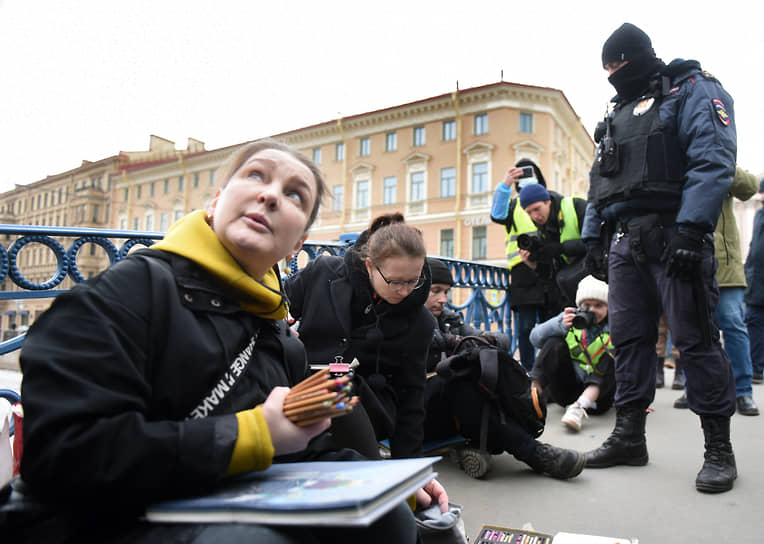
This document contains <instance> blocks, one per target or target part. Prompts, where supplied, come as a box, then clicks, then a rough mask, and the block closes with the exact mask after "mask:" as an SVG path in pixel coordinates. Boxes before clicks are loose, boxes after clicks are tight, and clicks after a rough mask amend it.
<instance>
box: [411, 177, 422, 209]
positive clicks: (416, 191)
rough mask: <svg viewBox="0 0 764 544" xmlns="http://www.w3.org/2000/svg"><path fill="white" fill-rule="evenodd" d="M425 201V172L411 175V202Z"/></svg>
mask: <svg viewBox="0 0 764 544" xmlns="http://www.w3.org/2000/svg"><path fill="white" fill-rule="evenodd" d="M422 200H424V172H412V174H411V202H420V201H422Z"/></svg>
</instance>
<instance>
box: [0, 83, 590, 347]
mask: <svg viewBox="0 0 764 544" xmlns="http://www.w3.org/2000/svg"><path fill="white" fill-rule="evenodd" d="M271 137H272V138H274V139H276V140H280V141H283V142H286V143H289V144H291V145H293V146H295V147H297V148H298V149H300V150H301V151H302V152H304V153H305V154H306V155H307V156H308V157H310V158H312V159H313V160H314V161H315V162H316V163H317V164H318V166H319V167H320V169H321V170H322V172H323V173H324V175H325V178H326V180H327V183H328V185H329V187H330V193H331V194H330V195H329V196H328V197H327V199H326V201H325V202H324V206H323V208H322V211H321V212H320V214H319V216H318V219H317V221H316V223H315V224H314V226H313V228H312V230H311V233H310V239H311V240H317V241H334V240H337V239H338V238H339V235H340V234H342V233H348V232H360V231H362V230H364V229H365V228H366V227H367V225H368V224H369V222H370V220H371V219H372V218H373V217H376V216H377V215H379V214H382V213H388V212H394V211H399V212H401V213H403V214H404V216H405V217H406V219H407V221H408V222H409V223H412V224H414V225H416V226H417V227H418V228H419V229H421V230H422V232H423V234H424V237H425V242H426V244H427V249H428V253H430V254H439V255H443V256H449V257H453V258H457V259H466V260H478V261H481V262H487V263H492V264H499V265H503V264H504V263H505V258H504V237H505V233H504V230H503V228H502V227H501V226H499V225H496V224H493V223H492V222H491V221H490V217H489V213H490V206H491V198H492V194H493V190H494V188H495V186H496V184H497V183H498V182H500V180H501V179H502V177H503V176H504V173H505V172H506V170H507V169H508V168H509V167H510V166H512V165H514V164H515V162H517V161H518V160H519V159H521V158H529V159H531V160H533V161H534V162H536V163H537V164H538V165H539V167H540V168H541V171H542V172H543V174H544V177H545V178H546V181H547V185H548V186H549V188H550V189H552V190H555V191H558V192H561V193H563V194H578V195H585V194H586V190H587V186H588V171H589V168H590V165H591V161H592V158H593V156H594V143H593V141H592V139H591V137H590V135H589V134H588V132H587V131H586V130H585V128H584V127H583V125H582V124H581V121H580V119H579V118H578V116H577V115H576V113H575V111H574V110H573V108H572V106H571V105H570V104H569V103H568V101H567V99H566V98H565V96H564V94H563V93H562V91H560V90H557V89H551V88H546V87H535V86H529V85H519V84H514V83H508V82H499V83H495V84H491V85H486V86H482V87H476V88H471V89H465V90H459V91H455V92H451V93H446V94H442V95H439V96H435V97H431V98H425V99H423V100H419V101H416V102H412V103H408V104H402V105H397V106H392V107H389V108H385V109H382V110H377V111H372V112H367V113H362V114H358V115H354V116H350V117H345V118H341V119H334V120H331V121H327V122H325V123H321V124H319V125H314V126H309V127H304V128H300V129H297V130H293V131H289V132H286V133H281V134H276V135H272V136H271ZM245 143H246V142H242V143H241V144H236V145H233V146H229V147H225V148H220V149H215V150H206V149H205V145H204V143H203V142H201V141H199V140H196V139H193V138H189V139H188V141H187V144H186V148H185V149H180V150H179V149H176V145H175V143H174V142H172V141H169V140H166V139H164V138H161V137H159V136H151V137H150V140H149V149H148V150H145V151H121V152H119V153H118V154H117V155H114V156H112V157H108V158H105V159H102V160H99V161H97V162H89V161H83V163H82V166H80V167H79V168H76V169H73V170H71V171H67V172H64V173H62V174H57V175H54V176H48V177H47V178H45V179H44V180H40V181H37V182H34V183H30V184H28V185H17V186H16V188H15V189H13V190H11V191H8V192H6V193H3V194H0V222H2V223H5V224H18V225H38V226H51V227H53V226H56V227H59V226H65V227H94V228H111V229H120V230H133V231H144V232H160V233H161V232H165V231H166V230H167V228H168V227H169V226H170V225H171V224H172V223H173V222H174V221H175V220H177V219H178V218H180V217H181V216H183V215H185V214H186V213H189V212H191V211H193V210H196V209H203V208H205V207H206V206H207V205H208V203H209V202H210V200H211V199H212V198H213V197H214V194H215V191H216V190H217V189H218V188H219V186H220V181H221V180H218V179H217V177H216V171H217V169H218V167H219V166H220V164H221V163H222V162H223V161H224V160H225V158H226V157H227V156H228V155H230V154H231V153H232V152H233V151H234V150H235V149H236V148H238V147H239V146H241V145H244V144H245ZM9 243H10V240H7V241H6V243H5V244H4V245H5V247H6V248H7V247H8V244H9ZM61 243H62V245H64V246H65V247H67V246H68V244H69V243H71V240H69V241H67V240H61ZM88 246H92V247H88ZM77 262H78V267H79V270H80V272H81V273H82V274H83V276H84V277H86V278H87V277H91V276H92V275H93V274H95V273H97V272H98V271H99V270H102V269H103V268H105V267H106V266H107V265H108V259H107V257H106V254H105V252H104V251H103V250H102V249H101V248H100V247H98V246H96V245H95V244H86V246H83V248H81V249H80V251H79V253H78V260H77ZM18 265H19V269H20V271H21V273H22V274H23V276H24V277H25V278H26V279H28V280H30V281H33V282H38V283H41V282H45V281H46V280H48V279H49V278H50V277H51V276H52V275H53V274H54V273H55V270H56V261H55V258H54V257H53V254H52V252H51V251H50V250H49V249H48V248H47V247H45V246H43V245H42V244H37V243H32V244H28V245H27V246H25V247H24V248H23V249H22V250H21V251H20V252H19V258H18ZM70 286H71V280H70V279H67V280H65V282H64V283H63V284H62V285H61V286H60V288H64V289H65V288H68V287H70ZM0 289H2V290H17V289H18V287H17V286H15V285H14V284H13V283H12V282H11V281H10V280H9V279H8V278H6V279H5V280H4V281H3V282H2V284H0ZM49 302H50V301H49V299H37V300H25V301H0V312H1V314H0V315H2V320H0V329H2V335H3V337H5V338H7V337H9V336H12V335H13V334H15V333H16V331H19V330H22V331H23V330H25V328H26V327H27V326H28V325H29V324H31V322H32V321H33V320H34V318H35V317H36V316H37V315H39V313H40V312H41V311H42V310H44V309H45V308H46V307H47V306H48V304H49ZM21 306H23V308H21Z"/></svg>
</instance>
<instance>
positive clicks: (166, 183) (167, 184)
mask: <svg viewBox="0 0 764 544" xmlns="http://www.w3.org/2000/svg"><path fill="white" fill-rule="evenodd" d="M169 192H170V178H167V179H166V180H164V194H167V193H169Z"/></svg>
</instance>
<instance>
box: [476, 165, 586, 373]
mask: <svg viewBox="0 0 764 544" xmlns="http://www.w3.org/2000/svg"><path fill="white" fill-rule="evenodd" d="M513 189H514V192H515V195H514V196H513ZM523 190H526V195H527V197H528V198H527V199H526V200H525V201H524V202H521V198H520V193H521V191H523ZM518 202H520V205H518ZM528 207H532V211H534V214H533V215H529V213H528V210H527V209H526V208H528ZM537 208H538V209H539V210H538V211H539V212H541V213H535V211H536V209H537ZM585 208H586V201H585V200H583V199H580V198H570V197H565V198H564V197H563V195H561V194H559V193H556V192H554V191H548V190H547V188H546V180H545V179H544V176H543V174H542V173H541V170H540V169H539V167H538V165H536V163H534V162H533V161H532V160H530V159H520V160H519V161H517V163H515V166H514V167H512V168H510V169H509V170H507V173H506V174H505V176H504V179H503V180H502V181H501V183H499V184H498V186H497V187H496V190H495V191H494V195H493V203H492V205H491V220H492V221H494V222H495V223H499V224H500V225H503V226H504V228H505V229H506V232H507V237H506V253H507V260H508V265H509V269H510V278H511V282H512V300H511V307H512V310H513V311H514V312H516V316H517V318H516V319H517V322H516V324H515V331H516V334H517V335H518V344H519V348H520V362H521V363H522V365H523V367H524V368H525V369H526V370H527V371H530V370H531V369H532V368H533V362H534V359H535V350H534V348H533V344H531V341H530V333H531V329H533V327H534V326H535V325H536V323H537V322H538V321H539V320H541V321H546V320H547V319H550V318H551V317H553V316H555V315H557V314H558V313H559V312H560V311H561V310H562V308H563V307H564V306H567V305H572V304H573V300H572V298H573V297H574V293H575V288H574V289H573V293H571V294H570V296H569V297H568V296H566V295H565V294H564V293H563V292H562V291H561V290H560V287H559V286H558V282H557V276H558V274H559V273H560V272H561V271H562V270H563V269H564V268H566V267H567V265H568V264H569V263H572V262H573V261H574V260H576V259H578V260H581V257H583V255H584V254H585V253H586V247H585V246H584V244H583V242H581V241H580V234H581V231H580V225H582V224H583V218H584V211H585ZM523 241H527V242H528V243H530V244H531V245H533V246H534V247H532V248H529V249H523V248H522V247H520V244H521V243H522V242H523ZM578 279H580V278H577V279H576V281H575V284H574V285H577V283H578ZM568 298H570V300H568Z"/></svg>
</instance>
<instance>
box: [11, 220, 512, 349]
mask: <svg viewBox="0 0 764 544" xmlns="http://www.w3.org/2000/svg"><path fill="white" fill-rule="evenodd" d="M163 236H164V234H163V233H157V232H139V231H127V230H109V229H90V228H76V227H37V226H20V225H2V224H0V241H1V243H0V282H3V281H5V280H6V278H7V279H10V281H11V282H12V283H13V284H14V285H15V286H16V287H17V288H18V289H13V290H7V287H8V284H6V290H5V291H0V306H3V305H6V306H7V305H8V302H7V301H23V300H29V299H41V298H53V297H55V296H57V295H59V294H60V293H62V292H65V291H67V289H66V288H64V287H62V283H63V282H64V280H66V279H67V278H70V279H71V281H72V282H74V283H79V282H81V281H85V280H86V278H85V276H84V275H83V273H82V272H81V271H80V269H79V267H78V265H77V256H78V253H79V252H80V251H81V249H82V248H83V247H84V246H86V245H88V244H95V245H97V246H99V247H101V248H102V249H103V250H104V251H105V253H106V256H107V257H108V259H109V264H110V265H112V264H114V263H116V262H118V261H120V260H122V259H124V258H125V257H126V256H127V255H128V253H129V252H130V250H132V249H133V248H135V247H136V246H144V247H149V246H151V245H152V244H153V243H154V241H156V240H160V239H161V238H162V237H163ZM353 240H354V236H352V235H349V236H343V237H341V241H340V242H320V241H311V240H308V241H307V242H306V243H305V245H304V246H303V248H302V250H301V251H300V253H298V254H297V255H296V256H295V258H294V259H292V260H291V261H290V262H289V263H288V266H287V267H286V273H287V274H293V273H295V272H296V271H297V270H298V269H299V265H298V263H300V262H303V263H304V262H308V261H310V260H312V259H315V258H316V257H317V256H319V255H322V254H329V255H343V254H344V253H345V250H346V249H347V248H348V247H349V245H350V244H352V241H353ZM29 244H41V245H43V246H46V247H47V248H48V249H49V250H50V251H51V252H52V253H53V256H54V257H55V260H56V268H55V272H53V274H52V275H51V277H50V278H49V279H47V280H46V281H44V282H42V283H39V282H34V281H31V280H29V279H28V278H26V277H25V276H24V274H23V272H22V270H21V269H20V267H19V252H20V251H21V250H22V248H24V247H26V246H28V245H29ZM65 245H66V247H64V246H65ZM438 258H440V259H441V260H442V261H443V262H444V263H445V264H446V265H447V266H448V267H449V269H451V271H452V274H453V276H454V281H455V285H454V287H455V289H458V290H462V289H464V290H469V294H468V295H467V297H466V300H465V299H464V296H461V297H456V298H458V299H459V300H464V302H463V303H461V304H451V303H449V307H450V308H452V309H455V310H456V311H459V312H461V313H462V315H463V316H464V318H465V321H466V322H467V323H469V324H471V325H473V326H475V327H476V328H480V329H484V330H488V329H491V330H497V331H500V332H505V331H511V311H510V294H509V271H508V270H507V269H506V268H504V267H498V266H492V265H486V264H482V263H479V262H474V261H465V260H459V259H450V258H446V257H438ZM36 266H37V265H36ZM487 293H490V298H493V299H494V300H495V303H491V302H489V299H488V297H487V296H486V295H487ZM5 310H7V308H3V314H5ZM23 341H24V333H22V334H19V335H18V336H15V337H14V338H11V339H9V340H6V341H4V342H0V355H3V354H6V353H9V352H11V351H13V350H16V349H19V348H20V347H21V345H22V343H23ZM515 344H516V342H515V339H514V338H513V341H512V348H511V351H514V349H515Z"/></svg>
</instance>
